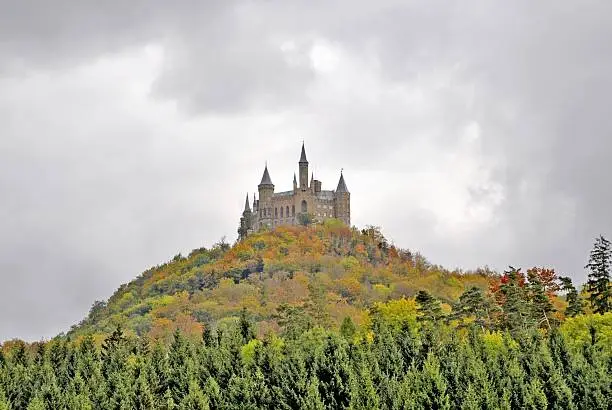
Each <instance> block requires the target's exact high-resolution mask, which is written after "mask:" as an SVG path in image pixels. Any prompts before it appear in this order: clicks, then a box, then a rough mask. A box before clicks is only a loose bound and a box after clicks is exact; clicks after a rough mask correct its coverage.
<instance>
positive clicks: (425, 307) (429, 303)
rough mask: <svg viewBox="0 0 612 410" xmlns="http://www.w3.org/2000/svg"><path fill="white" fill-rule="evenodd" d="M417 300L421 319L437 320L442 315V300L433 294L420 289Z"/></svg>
mask: <svg viewBox="0 0 612 410" xmlns="http://www.w3.org/2000/svg"><path fill="white" fill-rule="evenodd" d="M415 300H416V302H417V303H418V304H419V308H418V311H419V317H418V319H419V320H422V321H436V320H438V319H440V318H441V317H442V308H441V307H440V301H439V300H438V299H436V298H435V297H433V296H431V295H430V294H429V293H428V292H427V291H424V290H420V291H419V293H417V296H416V298H415Z"/></svg>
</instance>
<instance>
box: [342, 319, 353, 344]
mask: <svg viewBox="0 0 612 410" xmlns="http://www.w3.org/2000/svg"><path fill="white" fill-rule="evenodd" d="M356 332H357V328H356V327H355V323H354V322H353V320H352V319H351V317H350V316H346V317H345V318H344V320H342V325H340V334H341V335H342V337H344V338H345V339H346V340H347V341H349V342H350V341H351V340H353V337H355V333H356Z"/></svg>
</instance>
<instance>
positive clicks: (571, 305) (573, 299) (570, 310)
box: [559, 277, 584, 317]
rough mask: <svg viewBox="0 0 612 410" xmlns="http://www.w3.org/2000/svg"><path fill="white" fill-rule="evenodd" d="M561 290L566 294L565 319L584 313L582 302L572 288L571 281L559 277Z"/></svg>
mask: <svg viewBox="0 0 612 410" xmlns="http://www.w3.org/2000/svg"><path fill="white" fill-rule="evenodd" d="M559 280H560V281H561V289H562V290H563V291H565V292H566V294H565V299H566V301H567V308H565V316H566V317H574V316H577V315H580V314H582V313H584V302H583V301H582V298H581V297H580V295H579V294H578V291H577V290H576V288H575V287H574V285H573V283H572V280H571V279H570V278H568V277H560V278H559Z"/></svg>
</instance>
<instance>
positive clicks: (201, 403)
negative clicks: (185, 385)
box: [179, 380, 209, 410]
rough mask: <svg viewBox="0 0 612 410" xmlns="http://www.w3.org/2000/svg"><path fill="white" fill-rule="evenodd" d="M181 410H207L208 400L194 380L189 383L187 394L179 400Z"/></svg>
mask: <svg viewBox="0 0 612 410" xmlns="http://www.w3.org/2000/svg"><path fill="white" fill-rule="evenodd" d="M179 408H180V409H181V410H209V406H208V399H207V398H206V396H205V395H204V393H203V392H202V389H201V388H200V386H199V385H198V383H197V382H196V381H195V380H192V381H191V382H190V383H189V393H188V394H187V395H186V396H185V397H184V398H183V400H181V403H180V405H179Z"/></svg>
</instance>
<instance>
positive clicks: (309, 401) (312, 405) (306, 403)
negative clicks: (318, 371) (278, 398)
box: [300, 377, 326, 410]
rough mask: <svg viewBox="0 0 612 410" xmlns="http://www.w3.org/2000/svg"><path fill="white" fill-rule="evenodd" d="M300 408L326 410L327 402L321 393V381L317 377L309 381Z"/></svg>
mask: <svg viewBox="0 0 612 410" xmlns="http://www.w3.org/2000/svg"><path fill="white" fill-rule="evenodd" d="M300 408H302V409H304V410H325V409H326V407H325V404H324V403H323V400H321V395H320V394H319V383H318V381H317V379H316V378H314V377H313V378H312V379H311V380H310V382H309V383H308V388H307V390H306V395H305V396H304V398H303V399H302V403H301V406H300Z"/></svg>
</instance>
